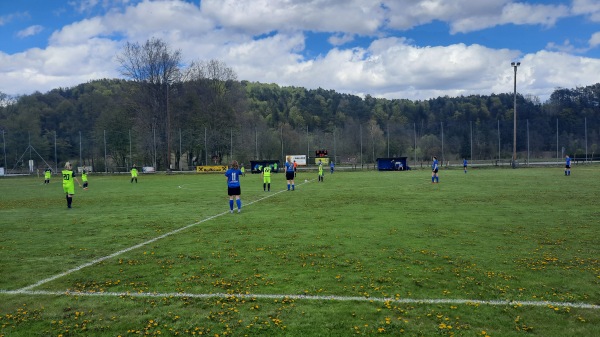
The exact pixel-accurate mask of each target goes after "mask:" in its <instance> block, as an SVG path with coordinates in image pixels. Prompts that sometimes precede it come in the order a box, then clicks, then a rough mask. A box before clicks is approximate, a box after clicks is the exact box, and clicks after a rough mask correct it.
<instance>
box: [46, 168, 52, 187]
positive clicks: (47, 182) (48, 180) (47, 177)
mask: <svg viewBox="0 0 600 337" xmlns="http://www.w3.org/2000/svg"><path fill="white" fill-rule="evenodd" d="M50 177H52V170H51V169H50V168H49V167H48V168H47V169H46V170H45V171H44V184H50Z"/></svg>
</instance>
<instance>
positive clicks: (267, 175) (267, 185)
mask: <svg viewBox="0 0 600 337" xmlns="http://www.w3.org/2000/svg"><path fill="white" fill-rule="evenodd" d="M262 176H263V191H265V192H267V191H269V192H271V166H269V165H265V167H264V168H263V170H262Z"/></svg>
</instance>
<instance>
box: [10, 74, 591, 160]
mask: <svg viewBox="0 0 600 337" xmlns="http://www.w3.org/2000/svg"><path fill="white" fill-rule="evenodd" d="M143 86H144V85H143V84H140V83H138V82H132V81H125V80H109V79H105V80H97V81H91V82H89V83H85V84H80V85H77V86H75V87H71V88H59V89H55V90H52V91H50V92H47V93H34V94H31V95H24V96H21V97H18V98H17V99H16V100H10V99H9V97H7V96H6V95H4V94H1V93H0V100H1V103H2V104H1V105H0V130H2V133H3V135H6V136H7V137H6V138H5V145H8V147H9V148H18V146H17V144H34V145H35V146H36V149H38V151H40V152H41V153H42V155H43V156H49V157H52V156H53V154H52V152H53V151H55V149H53V147H54V146H56V143H58V146H57V147H58V148H59V149H58V152H60V155H58V157H78V156H80V154H79V153H78V151H79V149H78V147H77V145H78V142H79V143H80V142H81V135H80V134H81V133H82V132H83V133H84V134H89V135H93V137H92V136H90V137H88V138H93V142H96V143H99V142H101V140H104V141H106V137H107V136H106V132H107V130H108V131H109V132H110V133H112V134H116V133H118V134H131V133H133V134H134V136H136V137H154V139H155V144H154V146H153V147H154V149H150V147H152V146H150V145H148V144H145V145H142V144H138V147H139V149H138V150H139V151H140V152H142V153H144V154H143V155H140V156H142V157H143V158H142V159H141V160H145V161H148V160H149V156H151V154H152V153H156V152H157V148H158V152H160V149H161V148H173V147H174V146H173V143H174V141H173V140H172V139H175V138H176V133H177V132H179V133H181V132H182V131H181V130H184V131H186V130H204V133H205V134H204V137H206V138H210V139H209V140H206V141H205V142H204V144H189V147H190V148H189V151H188V152H189V153H190V154H189V155H190V156H192V155H193V153H194V152H196V154H198V155H201V154H202V153H204V155H205V156H206V155H207V154H211V155H213V154H219V156H220V155H221V154H222V153H223V152H226V151H227V150H226V149H227V148H229V147H230V146H229V143H230V142H231V133H232V132H233V131H236V132H239V131H240V130H242V129H244V128H248V127H251V128H253V129H254V130H255V132H256V130H260V131H261V132H266V133H270V134H271V136H272V137H275V134H276V133H277V130H279V131H282V130H286V131H289V132H295V133H297V134H302V133H304V132H307V130H311V132H312V130H319V132H333V130H336V129H337V130H343V129H344V128H347V127H349V126H350V125H367V124H369V125H370V127H371V128H374V127H377V128H378V129H380V130H386V129H389V127H390V125H394V126H404V127H406V128H413V127H414V128H415V129H417V128H418V133H419V137H424V136H426V135H427V134H428V133H436V132H438V131H439V130H437V131H436V129H435V127H434V126H436V125H448V126H452V125H463V126H464V125H468V124H470V123H473V124H476V125H479V126H480V128H481V130H484V131H485V130H490V132H491V131H493V130H495V127H496V125H498V124H499V123H501V122H506V123H507V124H508V121H512V120H513V99H514V97H513V94H512V93H503V94H491V95H471V96H460V97H447V96H446V97H438V98H433V99H428V100H419V101H411V100H408V99H392V100H390V99H383V98H374V97H372V96H369V95H367V96H366V97H364V98H362V97H359V96H355V95H349V94H343V93H338V92H336V91H334V90H326V89H321V88H319V89H314V90H313V89H311V90H308V89H305V88H301V87H282V86H278V85H276V84H264V83H256V82H248V81H241V82H240V81H231V80H229V81H217V80H211V79H203V80H195V81H189V82H184V83H176V84H170V85H167V86H165V87H163V86H162V85H159V86H156V85H154V86H153V87H149V86H148V85H147V86H146V87H145V88H143ZM517 111H518V115H517V116H518V120H519V121H525V120H527V121H528V122H529V121H531V122H532V123H535V124H536V126H537V128H538V131H537V132H538V133H540V137H541V138H542V139H548V138H549V139H552V137H553V135H554V133H556V127H555V126H554V125H555V124H556V120H557V119H560V129H561V132H563V133H566V134H574V133H580V132H581V130H582V127H581V125H583V123H584V121H585V124H586V131H587V130H591V131H590V134H589V136H590V137H591V139H592V141H594V142H597V139H598V132H599V131H598V130H599V129H600V84H595V85H592V86H587V87H578V88H575V89H566V88H560V89H557V90H555V92H554V93H552V95H551V97H550V99H549V100H548V101H547V102H544V103H540V102H538V101H536V99H531V98H527V97H524V96H522V95H521V94H518V95H517ZM177 130H178V131H177ZM206 130H208V131H206ZM188 132H189V133H192V131H188ZM450 132H451V131H450ZM448 136H449V137H451V136H452V135H451V134H448ZM78 137H79V138H78ZM248 137H250V136H248ZM503 137H508V136H505V135H503ZM463 138H464V137H463ZM56 139H58V140H56ZM78 139H79V140H78ZM209 142H210V143H211V144H212V145H211V146H210V147H209V146H207V145H206V144H208V143H209ZM407 146H408V145H407ZM279 147H280V148H281V146H279ZM463 147H464V146H463ZM491 147H492V146H490V148H491ZM200 148H202V149H200ZM275 148H276V147H275ZM303 148H304V149H306V145H304V147H303ZM496 148H497V146H496ZM114 151H115V152H118V150H114ZM248 151H259V150H254V149H251V148H250V147H249V149H248ZM260 151H261V152H262V151H265V152H267V153H268V152H269V151H276V150H269V149H262V150H260ZM490 151H492V150H490ZM13 152H14V153H9V154H7V155H6V156H7V157H9V159H11V160H14V159H15V158H14V157H15V156H18V152H19V149H17V150H14V151H13ZM121 152H127V151H126V150H122V151H121ZM174 152H175V150H174ZM397 152H398V153H402V152H406V149H403V148H399V149H397ZM165 153H166V151H165ZM181 155H182V154H181V153H180V154H179V156H181ZM256 155H259V154H255V156H256ZM423 155H425V152H423ZM487 155H488V154H485V153H482V156H487ZM489 155H490V156H491V154H489ZM10 156H12V157H10ZM112 156H113V157H114V160H116V161H118V160H119V158H121V159H123V158H125V157H127V156H128V154H126V153H113V154H112ZM156 156H157V155H156V154H154V158H153V161H154V162H158V163H157V165H160V162H161V160H162V161H163V164H164V162H166V160H167V159H158V160H157V159H156ZM165 158H166V156H165Z"/></svg>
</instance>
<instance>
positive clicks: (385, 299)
mask: <svg viewBox="0 0 600 337" xmlns="http://www.w3.org/2000/svg"><path fill="white" fill-rule="evenodd" d="M0 294H9V295H43V296H75V297H78V296H80V297H84V296H89V297H92V296H104V297H140V298H200V299H205V298H244V299H249V300H255V299H268V300H271V299H294V300H306V301H355V302H378V303H387V302H389V303H398V304H457V305H458V304H464V305H490V306H528V307H549V306H551V307H563V308H565V307H569V308H578V309H594V310H598V309H600V305H595V304H587V303H573V302H554V301H511V300H487V301H485V300H466V299H450V298H447V299H446V298H442V299H416V298H392V297H389V298H388V297H360V296H312V295H275V294H225V293H213V294H191V293H148V292H137V293H131V292H72V291H68V290H67V291H63V292H60V291H36V290H14V291H10V290H9V291H7V290H0Z"/></svg>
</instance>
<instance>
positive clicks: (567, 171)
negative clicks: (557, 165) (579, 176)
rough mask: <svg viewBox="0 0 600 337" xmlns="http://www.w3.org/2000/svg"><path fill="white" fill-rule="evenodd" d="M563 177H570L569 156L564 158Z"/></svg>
mask: <svg viewBox="0 0 600 337" xmlns="http://www.w3.org/2000/svg"><path fill="white" fill-rule="evenodd" d="M565 175H566V176H570V175H571V158H570V157H569V156H566V157H565Z"/></svg>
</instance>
